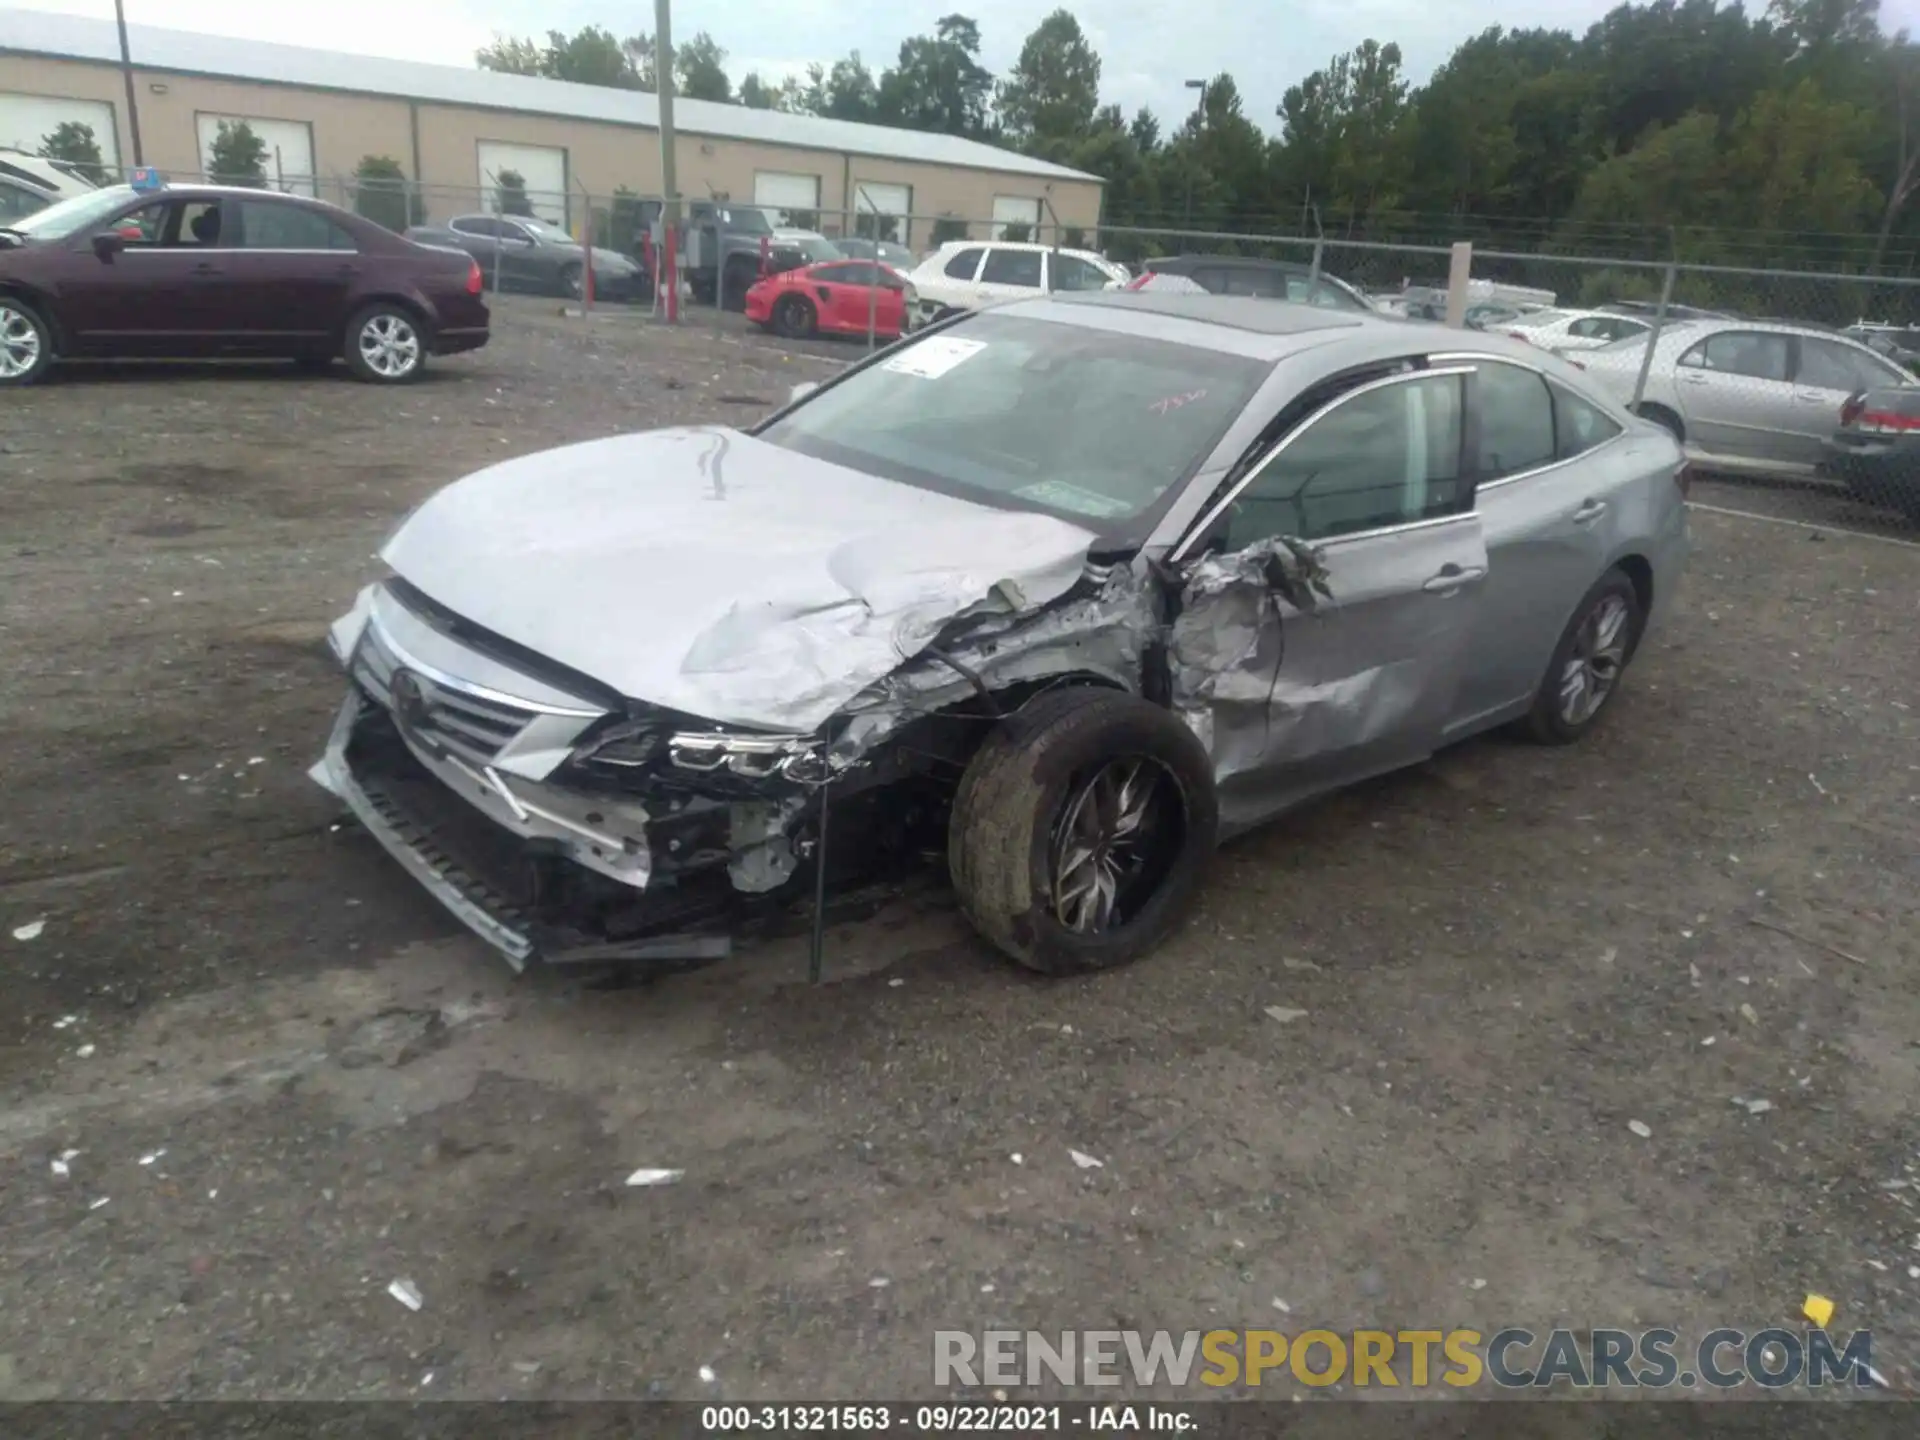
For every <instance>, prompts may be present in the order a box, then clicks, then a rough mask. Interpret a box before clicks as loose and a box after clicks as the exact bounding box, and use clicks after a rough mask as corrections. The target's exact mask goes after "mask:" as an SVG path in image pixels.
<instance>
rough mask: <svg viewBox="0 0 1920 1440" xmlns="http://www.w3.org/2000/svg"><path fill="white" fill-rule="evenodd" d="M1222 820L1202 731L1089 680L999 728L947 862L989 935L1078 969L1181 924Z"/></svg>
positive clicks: (1046, 968)
mask: <svg viewBox="0 0 1920 1440" xmlns="http://www.w3.org/2000/svg"><path fill="white" fill-rule="evenodd" d="M1218 828H1219V811H1218V807H1217V804H1216V802H1215V798H1214V792H1213V764H1212V761H1211V760H1210V759H1209V757H1208V755H1207V752H1206V748H1205V747H1204V746H1203V745H1201V743H1200V741H1199V740H1198V739H1197V738H1196V737H1195V735H1194V733H1193V731H1192V730H1190V729H1189V728H1188V727H1187V726H1186V725H1185V724H1184V723H1182V722H1181V720H1180V719H1179V717H1178V716H1176V715H1174V714H1173V713H1172V712H1171V711H1168V710H1163V709H1161V708H1160V707H1159V706H1157V705H1153V704H1150V703H1148V702H1147V701H1145V700H1142V699H1141V698H1140V697H1138V696H1136V695H1129V694H1125V693H1123V692H1119V691H1113V690H1103V689H1098V688H1092V687H1084V688H1081V687H1077V688H1073V689H1068V690H1057V691H1053V692H1051V693H1049V694H1046V695H1042V696H1040V697H1039V698H1038V699H1035V700H1033V701H1031V702H1029V703H1028V704H1027V705H1026V706H1025V707H1023V708H1022V709H1021V710H1019V711H1017V712H1016V713H1015V714H1013V715H1011V716H1009V717H1008V718H1007V719H1006V720H1005V721H1003V722H1002V723H1001V724H1000V725H999V726H998V727H996V728H995V730H994V731H993V733H992V734H991V735H989V736H988V737H987V739H986V741H985V743H984V744H982V746H981V747H980V749H979V751H978V752H977V753H976V754H975V755H974V757H973V760H972V762H971V763H970V764H969V765H968V767H967V771H966V774H965V775H964V776H963V777H962V778H961V781H960V790H959V794H958V795H957V796H956V797H955V799H954V804H953V815H952V819H951V820H950V822H949V826H948V836H947V863H948V868H949V870H950V871H951V873H952V876H953V885H954V889H955V891H956V892H958V895H959V898H960V905H961V908H962V909H963V910H964V911H965V912H966V915H967V918H968V919H969V920H970V921H972V923H973V925H974V928H975V929H977V930H978V931H979V932H980V933H981V935H983V936H984V937H985V938H986V939H988V940H990V941H991V942H992V943H993V944H994V945H996V946H997V947H999V948H1000V949H1001V950H1003V951H1005V952H1006V953H1007V954H1008V955H1010V956H1012V957H1013V958H1014V959H1015V960H1017V961H1019V962H1020V963H1021V964H1022V965H1025V966H1027V967H1028V968H1029V969H1032V970H1038V971H1041V972H1043V973H1045V974H1049V975H1070V974H1079V973H1084V972H1087V971H1093V970H1107V969H1111V968H1113V967H1115V966H1118V965H1124V964H1127V963H1128V962H1130V961H1133V960H1137V959H1139V958H1140V957H1141V956H1143V955H1145V954H1147V953H1148V952H1149V951H1151V950H1153V949H1155V948H1156V947H1157V946H1159V945H1160V944H1161V942H1162V941H1164V940H1165V939H1166V938H1167V937H1168V936H1169V935H1171V934H1172V933H1173V931H1174V930H1175V929H1176V928H1177V927H1178V926H1179V924H1180V923H1181V921H1182V920H1184V919H1185V918H1186V915H1187V913H1188V911H1190V910H1191V909H1192V908H1193V905H1194V902H1195V901H1196V900H1197V899H1198V897H1199V893H1200V886H1201V883H1202V881H1203V879H1204V878H1205V872H1206V865H1207V860H1208V857H1209V856H1210V855H1211V854H1212V853H1213V847H1214V842H1215V839H1216V836H1217V832H1218Z"/></svg>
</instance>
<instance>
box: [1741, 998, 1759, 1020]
mask: <svg viewBox="0 0 1920 1440" xmlns="http://www.w3.org/2000/svg"><path fill="white" fill-rule="evenodd" d="M1740 1018H1741V1019H1742V1020H1744V1021H1746V1022H1747V1023H1748V1024H1749V1025H1758V1024H1759V1023H1760V1012H1759V1011H1758V1010H1755V1009H1754V1008H1753V1006H1751V1005H1749V1004H1747V1003H1746V1001H1744V1000H1743V1001H1741V1002H1740Z"/></svg>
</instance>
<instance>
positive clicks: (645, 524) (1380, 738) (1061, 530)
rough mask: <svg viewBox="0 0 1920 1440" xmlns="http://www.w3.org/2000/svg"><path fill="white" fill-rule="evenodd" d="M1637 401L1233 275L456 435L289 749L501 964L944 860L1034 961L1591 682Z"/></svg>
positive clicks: (652, 958)
mask: <svg viewBox="0 0 1920 1440" xmlns="http://www.w3.org/2000/svg"><path fill="white" fill-rule="evenodd" d="M1686 485H1687V471H1686V467H1685V463H1684V459H1683V456H1682V454H1681V450H1680V447H1679V446H1678V445H1677V444H1676V443H1675V441H1674V439H1673V437H1672V436H1671V435H1669V434H1668V433H1667V432H1666V431H1665V430H1663V429H1661V428H1660V427H1658V426H1656V425H1653V424H1651V423H1648V422H1645V421H1642V420H1638V419H1635V418H1634V417H1632V416H1630V415H1628V414H1627V413H1626V412H1625V411H1624V410H1622V409H1621V408H1620V407H1619V405H1618V404H1616V403H1615V402H1614V401H1613V400H1611V399H1609V398H1607V396H1606V395H1604V394H1603V393H1601V392H1600V391H1598V390H1595V389H1594V388H1592V386H1591V384H1590V382H1589V380H1588V379H1587V378H1586V377H1584V376H1582V375H1581V374H1580V372H1579V371H1577V370H1574V369H1572V368H1569V367H1568V366H1566V365H1564V364H1563V363H1562V362H1560V361H1558V360H1556V359H1554V358H1553V357H1551V356H1546V355H1543V354H1542V353H1541V352H1540V351H1538V350H1535V349H1532V348H1531V347H1528V346H1526V345H1524V344H1521V343H1520V342H1517V341H1510V340H1506V339H1503V338H1500V337H1497V336H1493V335H1483V334H1468V333H1463V332H1458V331H1446V330H1442V329H1439V328H1437V327H1435V326H1431V325H1411V324H1407V323H1404V322H1400V321H1396V320H1390V319H1385V318H1374V317H1370V316H1362V315H1350V314H1346V313H1342V312H1336V311H1330V310H1325V309H1315V308H1309V307H1305V306H1294V305H1288V304H1284V303H1280V302H1270V301H1249V300H1246V299H1243V298H1233V297H1215V296H1189V295H1178V294H1173V295H1159V294H1154V293H1144V294H1125V293H1120V294H1083V295H1073V296H1050V297H1045V298H1036V299H1033V300H1028V301H1023V302H1018V303H1014V304H1010V305H1004V306H999V307H995V308H994V309H992V310H990V311H987V312H983V313H979V314H973V315H967V316H962V317H959V318H958V319H956V320H954V321H952V322H948V323H945V324H942V325H939V326H936V327H934V328H933V329H931V330H929V331H926V332H924V333H922V334H920V335H917V336H914V337H912V338H910V339H908V340H906V341H903V342H902V343H900V344H898V345H895V346H893V347H892V348H890V349H887V350H883V351H881V352H880V353H879V354H877V355H876V356H874V357H873V358H872V359H871V360H869V361H867V362H866V363H864V364H861V365H858V366H855V367H853V368H852V369H850V370H848V371H847V372H846V373H845V374H843V375H842V376H841V377H840V378H838V379H836V380H834V381H833V382H832V383H830V384H828V385H826V386H824V387H823V388H819V389H816V390H813V391H812V392H811V393H804V394H802V393H796V396H795V398H794V400H793V401H792V402H791V403H790V404H789V405H787V406H786V407H785V408H784V409H782V410H780V411H779V412H777V413H776V414H774V415H773V416H772V417H771V418H770V419H768V420H766V421H764V422H763V423H761V424H760V425H758V426H756V427H754V428H752V429H749V430H744V431H742V430H731V429H723V428H717V427H714V428H708V427H695V428H687V429H672V430H662V431H655V432H652V433H648V434H639V435H627V436H620V437H617V438H614V439H609V440H597V441H593V442H590V443H586V444H581V445H573V446H569V447H566V448H564V449H559V450H553V451H549V452H547V453H544V454H539V455H532V456H527V457H525V458H522V459H519V460H513V461H509V462H507V463H505V464H502V465H496V466H493V467H492V468H490V469H487V470H483V471H480V472H479V473H478V474H475V475H471V476H469V477H467V478H466V479H464V480H461V481H459V482H457V483H456V484H454V485H451V486H449V487H447V488H446V489H445V490H443V491H441V492H440V493H439V494H438V495H436V496H435V497H433V498H432V499H431V500H429V501H428V502H427V503H426V504H425V505H423V506H422V507H421V508H420V509H419V510H418V511H416V512H415V513H414V514H413V515H412V516H411V517H410V518H409V519H408V520H407V521H406V522H405V524H404V525H402V526H401V528H400V530H399V531H398V533H396V534H395V535H394V537H393V538H392V540H391V541H389V542H388V544H387V546H386V548H385V550H384V551H383V558H384V560H385V562H386V564H387V565H388V567H389V569H390V572H391V573H390V576H389V578H387V579H386V580H384V581H382V582H381V583H379V584H376V585H373V586H371V587H369V588H368V589H367V590H365V591H364V592H362V594H361V595H360V596H359V597H358V599H357V600H356V601H355V603H354V605H353V607H352V609H351V610H350V611H349V613H348V614H347V615H345V616H344V617H343V618H342V619H341V620H339V621H338V622H337V623H336V624H335V625H334V627H333V630H332V644H333V648H334V650H335V652H336V654H337V655H338V656H339V658H340V661H341V663H342V664H343V666H344V667H345V668H346V670H347V672H348V674H349V676H350V677H351V684H350V687H349V691H348V695H347V698H346V702H345V704H344V705H343V707H342V708H341V711H340V714H339V719H338V721H337V723H336V725H335V727H334V731H333V735H332V738H331V741H330V742H329V744H328V745H327V748H326V753H325V756H324V758H323V759H322V760H321V761H320V763H319V764H317V765H316V766H315V767H314V771H313V773H314V777H315V778H316V779H317V780H318V781H319V782H320V783H321V784H322V785H324V786H326V787H327V788H328V789H329V790H331V791H332V792H333V793H334V794H335V795H337V796H338V797H339V798H340V799H341V800H342V801H344V802H345V803H346V805H347V806H348V807H349V808H350V809H351V810H352V811H353V813H354V814H355V815H356V816H357V817H358V818H359V820H360V821H361V822H362V823H363V824H364V825H365V827H366V828H367V829H368V830H369V831H370V832H371V833H372V834H373V836H374V837H375V838H376V839H377V840H378V841H379V842H380V843H381V844H382V845H383V846H385V847H386V849H387V850H389V851H390V852H391V853H392V855H393V857H394V858H395V859H396V860H397V861H398V862H399V863H400V864H401V865H403V866H405V867H406V868H407V869H408V870H409V871H410V872H411V873H412V874H413V875H414V877H415V878H416V879H418V880H419V881H420V883H421V884H422V885H423V886H425V887H426V889H427V890H428V891H429V893H431V894H432V895H433V896H434V897H435V898H437V899H438V900H439V901H440V902H441V903H442V904H444V905H445V906H446V907H447V908H448V909H450V910H451V911H453V913H454V914H456V915H457V916H459V917H460V919H462V920H463V921H464V922H466V924H468V925H469V926H470V927H472V928H473V929H474V930H475V931H476V932H478V933H479V934H480V935H481V936H482V937H484V938H485V939H486V940H487V941H489V942H490V943H491V944H492V945H494V946H495V947H496V948H497V949H499V950H500V951H501V952H502V953H503V954H505V955H506V956H507V957H508V958H509V959H510V960H511V961H512V962H514V963H515V964H516V965H522V964H524V963H526V962H527V961H529V960H531V959H534V958H536V957H537V958H540V959H543V960H545V961H546V962H548V963H556V964H569V963H576V962H583V963H584V962H609V963H611V962H621V963H646V962H657V963H685V962H687V961H689V960H691V959H695V958H700V957H711V956H713V955H715V954H719V953H724V949H725V946H726V944H727V943H728V940H729V938H730V937H732V936H736V935H739V934H741V933H743V932H744V931H746V930H747V929H749V928H750V927H752V926H754V925H756V924H763V923H770V922H774V921H777V920H779V919H780V918H781V917H782V916H791V914H792V913H793V912H794V911H795V910H796V909H798V908H800V906H801V905H802V904H803V902H806V901H807V900H809V899H811V900H812V903H813V904H814V906H815V907H816V908H817V907H818V906H820V905H821V904H823V903H827V902H830V901H832V900H833V899H835V898H836V897H843V898H849V897H853V898H857V897H858V896H859V895H860V894H862V893H874V892H875V888H876V885H880V884H884V883H885V882H887V881H889V880H890V879H891V878H892V877H893V876H895V875H897V874H898V873H899V872H900V871H902V870H903V869H909V868H913V867H916V866H922V865H924V864H925V863H926V861H927V860H929V859H933V860H935V861H943V862H944V864H945V865H946V867H947V869H948V871H949V873H950V875H951V876H952V880H953V884H954V888H955V890H956V891H957V893H958V896H959V899H960V902H961V905H962V907H963V909H964V911H965V913H966V914H967V916H968V917H969V919H970V920H971V921H972V922H973V924H974V925H975V926H976V927H977V929H978V930H979V931H980V933H981V934H982V935H983V936H985V937H986V938H987V939H988V940H990V941H991V942H992V943H993V944H994V945H996V946H998V947H999V948H1000V949H1001V950H1003V951H1005V952H1006V953H1007V954H1008V955H1010V956H1012V957H1013V958H1014V959H1015V960H1018V961H1020V962H1021V963H1023V964H1025V965H1028V966H1031V967H1033V968H1034V969H1037V970H1041V971H1045V972H1049V973H1055V974H1059V973H1070V972H1079V971H1089V970H1099V969H1105V968H1108V967H1111V966H1114V965H1118V964H1121V963H1124V962H1126V961H1129V960H1132V959H1134V958H1136V957H1138V956H1140V955H1142V954H1144V953H1145V952H1147V951H1149V950H1151V949H1153V948H1154V947H1155V946H1157V945H1159V944H1160V943H1161V942H1162V941H1163V940H1165V939H1166V938H1167V936H1168V935H1169V934H1170V933H1171V932H1172V931H1173V930H1174V929H1175V927H1177V926H1178V925H1179V923H1180V921H1181V919H1182V917H1183V916H1184V915H1185V914H1186V913H1187V912H1188V910H1189V909H1190V908H1191V907H1192V905H1193V903H1194V901H1195V899H1196V897H1197V895H1198V893H1199V890H1200V888H1201V886H1202V884H1203V883H1204V876H1205V872H1206V867H1207V862H1208V858H1209V855H1210V854H1211V852H1212V850H1213V848H1214V846H1215V845H1216V843H1217V842H1218V841H1219V840H1220V839H1221V838H1222V837H1223V836H1226V835H1229V834H1232V833H1234V832H1236V831H1239V830H1243V829H1245V828H1246V827H1248V826H1252V825H1256V824H1258V823H1260V822H1262V821H1264V820H1267V819H1270V818H1271V817H1273V816H1275V815H1277V814H1279V813H1280V812H1282V811H1284V810H1286V809H1287V808H1288V807H1290V806H1294V805H1298V804H1300V803H1301V802H1302V801H1304V800H1307V799H1309V798H1310V797H1312V796H1315V795H1318V794H1321V793H1323V792H1325V791H1328V790H1331V789H1334V788H1336V787H1338V786H1343V785H1347V784H1351V783H1352V782H1354V781H1357V780H1360V779H1363V778H1365V777H1367V776H1370V775H1375V774H1378V773H1380V772H1382V771H1387V770H1391V769H1394V768H1396V767H1398V766H1404V765H1409V764H1413V763H1416V762H1418V761H1420V760H1422V759H1423V758H1425V757H1426V756H1428V755H1431V754H1432V753H1433V752H1434V751H1436V750H1438V749H1439V748H1441V747H1442V746H1445V745H1449V744H1451V743H1453V742H1455V741H1457V740H1460V739H1462V738H1464V737H1466V736H1468V735H1472V734H1474V733H1476V732H1478V731H1482V730H1486V729H1489V728H1491V727H1494V726H1500V725H1509V724H1513V725H1517V726H1519V727H1521V728H1523V729H1525V730H1526V731H1527V732H1529V733H1530V734H1531V735H1532V736H1533V737H1535V738H1536V739H1538V740H1539V741H1542V742H1544V743H1548V744H1564V743H1567V742H1571V741H1575V740H1578V739H1580V738H1581V737H1582V736H1583V735H1585V734H1586V733H1587V732H1588V731H1589V730H1591V729H1592V728H1593V726H1594V725H1595V724H1597V723H1599V721H1600V719H1601V717H1602V716H1603V714H1604V713H1605V710H1606V707H1607V706H1608V704H1609V702H1610V701H1612V699H1613V698H1614V696H1615V695H1616V694H1617V693H1618V690H1619V687H1620V684H1621V680H1622V676H1623V674H1624V672H1625V670H1626V667H1627V666H1628V664H1629V663H1630V662H1631V660H1632V659H1633V656H1634V652H1635V650H1636V649H1637V648H1638V646H1639V644H1640V642H1641V640H1642V638H1643V637H1644V635H1645V633H1646V630H1647V627H1648V626H1649V624H1651V623H1653V621H1654V620H1656V619H1657V618H1658V617H1659V615H1660V614H1661V612H1662V611H1664V610H1665V609H1666V608H1667V606H1668V605H1669V604H1670V602H1671V601H1672V599H1673V595H1674V590H1675V587H1676V586H1677V584H1678V583H1679V580H1680V575H1681V570H1682V567H1683V565H1684V562H1685V557H1686V554H1687V546H1688V542H1687V527H1686V518H1685V508H1684V498H1685V491H1686Z"/></svg>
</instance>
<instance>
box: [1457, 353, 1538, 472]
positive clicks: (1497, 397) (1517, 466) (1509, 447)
mask: <svg viewBox="0 0 1920 1440" xmlns="http://www.w3.org/2000/svg"><path fill="white" fill-rule="evenodd" d="M1475 390H1476V394H1477V398H1478V401H1479V407H1480V478H1481V479H1483V480H1492V479H1496V478H1497V477H1499V476H1501V475H1513V474H1517V473H1518V472H1520V471H1522V470H1531V469H1533V468H1534V467H1535V466H1536V465H1545V464H1546V463H1547V462H1548V461H1550V460H1552V459H1553V449H1554V445H1553V401H1552V399H1551V398H1550V397H1549V396H1548V394H1547V382H1546V380H1545V378H1544V377H1542V376H1539V375H1536V374H1534V373H1533V371H1531V370H1522V369H1521V368H1520V367H1519V366H1518V365H1493V364H1483V365H1482V366H1481V367H1480V370H1479V373H1478V375H1477V376H1476V378H1475Z"/></svg>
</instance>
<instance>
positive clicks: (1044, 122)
mask: <svg viewBox="0 0 1920 1440" xmlns="http://www.w3.org/2000/svg"><path fill="white" fill-rule="evenodd" d="M998 105H999V111H1000V125H1001V128H1002V130H1004V131H1005V133H1006V136H1007V138H1008V139H1009V140H1011V141H1013V143H1014V144H1016V145H1019V146H1020V147H1021V148H1023V149H1025V150H1028V151H1030V152H1032V153H1034V154H1041V153H1047V154H1049V155H1052V154H1057V153H1062V152H1064V151H1066V150H1068V149H1071V148H1072V146H1073V145H1074V144H1075V143H1077V142H1078V141H1079V140H1081V139H1084V138H1085V136H1086V134H1087V132H1088V131H1089V130H1091V129H1092V128H1093V114H1094V111H1095V110H1096V109H1098V108H1099V105H1100V57H1099V56H1098V55H1096V54H1094V53H1093V46H1091V45H1090V44H1088V43H1087V37H1086V35H1085V34H1083V33H1082V32H1081V29H1080V22H1079V21H1078V20H1076V19H1074V18H1073V15H1072V13H1071V12H1069V11H1066V10H1056V11H1054V12H1053V13H1052V14H1051V15H1049V16H1047V18H1046V19H1044V20H1042V21H1041V22H1040V24H1039V26H1038V27H1037V28H1035V30H1034V32H1033V33H1032V34H1031V35H1029V36H1027V39H1026V43H1025V44H1024V45H1022V46H1021V47H1020V58H1019V59H1018V60H1016V61H1015V62H1014V66H1013V73H1012V74H1011V75H1010V76H1008V77H1007V78H1006V79H1005V80H1003V81H1001V82H1000V88H999V101H998Z"/></svg>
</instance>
